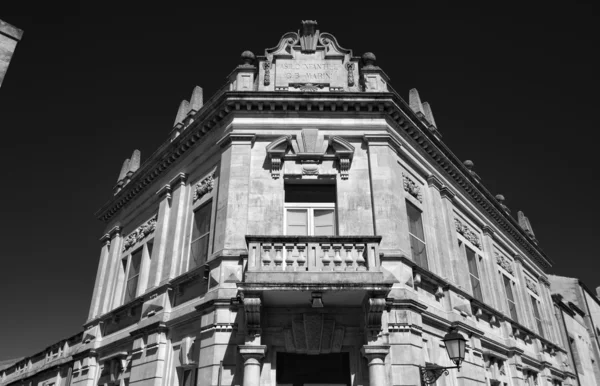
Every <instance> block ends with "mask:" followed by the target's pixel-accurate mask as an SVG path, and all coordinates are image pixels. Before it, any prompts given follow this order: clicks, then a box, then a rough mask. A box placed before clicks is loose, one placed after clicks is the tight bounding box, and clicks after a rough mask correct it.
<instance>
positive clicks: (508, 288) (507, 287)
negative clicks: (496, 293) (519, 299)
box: [502, 275, 515, 303]
mask: <svg viewBox="0 0 600 386" xmlns="http://www.w3.org/2000/svg"><path fill="white" fill-rule="evenodd" d="M502 279H503V280H504V289H505V290H506V297H507V298H508V300H510V301H511V302H513V303H514V301H515V298H514V297H513V292H512V283H511V282H510V279H509V278H507V277H506V276H504V275H503V276H502Z"/></svg>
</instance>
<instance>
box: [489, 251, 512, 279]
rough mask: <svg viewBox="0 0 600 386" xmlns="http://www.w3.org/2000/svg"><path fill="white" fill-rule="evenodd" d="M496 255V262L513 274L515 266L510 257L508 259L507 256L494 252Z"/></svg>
mask: <svg viewBox="0 0 600 386" xmlns="http://www.w3.org/2000/svg"><path fill="white" fill-rule="evenodd" d="M494 253H495V255H496V263H498V265H499V266H501V267H502V268H504V270H505V271H506V272H508V273H510V274H511V275H513V274H514V271H513V266H512V263H511V262H510V260H509V259H507V258H506V257H504V256H502V255H501V254H499V253H497V252H494Z"/></svg>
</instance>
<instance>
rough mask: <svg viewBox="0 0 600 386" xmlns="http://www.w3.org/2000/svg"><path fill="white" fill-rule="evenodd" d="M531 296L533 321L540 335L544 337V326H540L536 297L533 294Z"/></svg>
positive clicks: (540, 319) (540, 318) (540, 320)
mask: <svg viewBox="0 0 600 386" xmlns="http://www.w3.org/2000/svg"><path fill="white" fill-rule="evenodd" d="M530 297H531V306H532V307H533V316H534V317H535V321H536V323H537V328H538V332H539V333H540V335H541V336H542V337H544V328H543V326H542V317H541V316H540V309H539V308H538V302H537V299H536V298H535V297H533V296H530Z"/></svg>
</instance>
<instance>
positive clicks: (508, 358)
mask: <svg viewBox="0 0 600 386" xmlns="http://www.w3.org/2000/svg"><path fill="white" fill-rule="evenodd" d="M388 80H389V79H388V77H387V76H386V74H385V72H384V71H383V70H382V69H381V68H380V67H378V66H377V65H376V58H375V56H374V55H373V54H371V53H367V54H364V55H362V57H356V56H354V55H353V53H352V51H351V50H349V49H345V48H342V46H340V45H339V44H338V42H337V40H336V39H335V37H334V36H333V35H331V34H329V33H324V32H323V33H322V32H320V31H319V30H318V29H317V26H316V23H315V22H311V21H308V22H303V24H302V29H301V30H300V31H298V32H290V33H287V34H285V35H284V36H283V37H281V39H280V40H279V42H278V43H277V45H276V46H275V47H273V48H270V49H267V50H265V52H264V54H263V55H260V56H255V55H254V54H253V53H251V52H248V51H246V52H244V53H243V54H242V63H241V64H240V65H238V66H237V67H236V68H235V69H234V70H233V71H232V72H231V74H230V75H229V77H228V82H227V84H226V85H225V87H223V89H221V90H220V91H219V92H217V93H216V95H214V96H213V97H212V98H211V99H210V100H208V101H207V102H206V103H204V101H203V95H202V89H201V88H199V87H196V88H195V89H194V91H193V93H192V97H191V98H190V100H189V101H183V102H182V103H181V105H180V108H179V111H178V113H177V117H176V120H175V124H174V127H173V129H172V131H171V133H170V135H169V139H168V141H167V142H166V143H165V144H164V145H163V146H161V147H160V148H159V150H158V151H157V152H155V153H154V154H153V155H152V157H151V158H150V159H148V160H146V161H145V162H143V163H141V162H140V154H139V152H137V151H135V152H134V153H133V155H132V157H131V158H130V159H127V160H126V161H125V162H124V164H123V168H122V170H121V173H120V175H119V178H118V182H117V185H116V186H115V187H114V193H115V195H114V198H113V199H112V200H110V201H109V202H108V203H106V204H105V205H104V206H103V207H102V208H101V209H100V210H99V211H98V213H97V216H98V218H99V219H100V220H102V221H104V222H105V223H106V232H105V235H104V236H102V238H101V240H100V241H101V252H100V259H99V260H100V261H99V267H98V274H97V278H96V283H95V286H94V293H93V298H92V302H91V306H90V312H89V318H88V321H87V322H86V324H85V326H84V332H83V333H82V334H81V337H80V342H79V343H78V345H76V346H73V349H72V350H70V351H69V350H66V351H64V358H66V359H65V362H64V364H63V367H64V368H67V370H66V371H67V373H68V374H69V376H68V377H56V378H54V379H56V381H55V382H56V383H55V385H56V386H64V385H81V386H95V385H107V384H108V385H117V384H118V385H156V386H158V385H181V386H184V385H185V386H187V385H194V384H195V385H219V386H221V385H223V386H225V385H244V386H254V385H271V386H276V385H280V386H283V385H294V386H296V385H309V384H312V385H353V386H359V385H363V386H366V385H370V386H384V385H385V386H388V385H389V386H391V385H420V384H422V373H421V366H425V365H430V366H431V365H439V366H451V365H452V362H451V361H450V359H449V358H448V355H447V354H446V352H445V349H444V344H443V341H442V339H443V337H444V335H445V334H446V333H447V332H448V331H450V330H452V331H455V332H458V333H460V334H461V335H462V336H463V337H464V338H465V339H466V340H467V349H466V357H465V360H464V362H463V364H462V366H461V368H460V371H457V370H456V369H452V370H449V372H448V374H447V375H443V376H442V377H441V378H439V380H438V381H437V384H438V385H501V386H507V385H510V386H521V385H544V386H546V385H548V386H550V385H552V386H555V385H576V384H577V379H576V373H575V370H574V369H573V362H572V358H571V357H570V355H571V354H570V351H569V348H568V346H567V345H566V344H565V340H564V333H563V332H562V330H561V328H562V327H561V324H560V323H559V321H560V320H559V318H557V313H556V312H555V310H556V309H555V303H554V302H553V299H552V297H551V290H550V282H549V279H548V275H547V272H548V270H549V269H550V268H551V265H552V262H551V261H550V259H549V258H548V257H547V256H546V255H545V254H544V253H543V252H542V250H541V249H540V248H539V246H538V243H537V240H536V239H535V236H534V234H533V231H532V229H531V225H530V224H529V220H528V219H527V218H526V217H525V216H524V215H523V214H522V213H521V212H519V213H518V219H515V218H514V217H513V216H512V215H511V213H510V210H509V209H508V208H507V207H506V206H505V205H504V204H503V202H502V197H501V196H496V197H495V196H493V195H492V194H490V193H489V191H488V190H487V189H486V188H485V187H484V186H483V185H482V183H481V181H480V179H479V177H478V176H477V174H476V173H475V172H474V171H473V164H472V163H471V162H464V163H463V162H461V161H460V160H458V159H457V158H456V157H455V156H454V155H453V154H452V152H451V151H450V150H449V149H448V147H447V146H446V145H445V144H444V142H443V141H442V135H441V133H440V131H439V130H438V129H437V127H436V124H435V120H434V118H433V114H432V110H431V106H430V105H429V103H427V102H424V103H422V102H421V100H420V97H419V94H418V92H417V91H416V90H414V89H413V90H411V91H410V95H409V100H408V103H407V102H405V101H404V100H403V99H402V98H401V97H400V96H399V95H398V94H397V93H396V92H395V91H394V90H393V89H392V88H391V86H390V85H389V83H388ZM13 369H14V368H13V367H11V368H10V369H9V370H8V371H6V370H5V371H4V373H3V378H2V379H3V381H2V384H15V385H16V384H27V382H32V383H31V384H43V385H50V383H43V382H46V381H41V382H42V383H40V382H37V381H33V380H32V379H33V378H32V376H31V375H30V376H23V375H22V374H29V373H23V372H20V373H19V372H13ZM68 369H71V370H68ZM63 371H64V370H63ZM67 380H68V382H67Z"/></svg>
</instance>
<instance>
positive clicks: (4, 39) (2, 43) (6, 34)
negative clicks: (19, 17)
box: [0, 20, 23, 87]
mask: <svg viewBox="0 0 600 386" xmlns="http://www.w3.org/2000/svg"><path fill="white" fill-rule="evenodd" d="M22 36H23V30H20V29H18V28H17V27H14V26H12V25H10V24H8V23H6V22H4V21H2V20H0V87H2V81H3V80H4V76H5V75H6V71H7V70H8V65H9V64H10V60H11V58H12V56H13V53H14V52H15V49H16V48H17V43H18V42H19V41H20V40H21V37H22Z"/></svg>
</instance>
